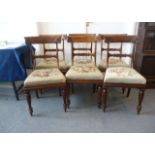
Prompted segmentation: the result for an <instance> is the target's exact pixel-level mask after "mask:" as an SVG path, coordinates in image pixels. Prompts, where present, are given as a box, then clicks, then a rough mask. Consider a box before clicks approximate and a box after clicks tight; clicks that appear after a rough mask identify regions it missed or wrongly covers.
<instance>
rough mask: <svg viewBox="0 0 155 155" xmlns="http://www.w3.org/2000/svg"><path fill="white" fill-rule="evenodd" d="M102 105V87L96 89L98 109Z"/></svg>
mask: <svg viewBox="0 0 155 155" xmlns="http://www.w3.org/2000/svg"><path fill="white" fill-rule="evenodd" d="M101 104H102V87H101V86H99V87H98V108H101Z"/></svg>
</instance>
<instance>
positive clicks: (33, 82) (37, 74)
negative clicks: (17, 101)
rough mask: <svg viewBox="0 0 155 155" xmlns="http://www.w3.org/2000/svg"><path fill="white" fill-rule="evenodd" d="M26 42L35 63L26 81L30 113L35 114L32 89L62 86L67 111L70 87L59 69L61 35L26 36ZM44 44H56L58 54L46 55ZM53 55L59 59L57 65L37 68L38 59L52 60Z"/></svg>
mask: <svg viewBox="0 0 155 155" xmlns="http://www.w3.org/2000/svg"><path fill="white" fill-rule="evenodd" d="M25 42H26V44H27V45H28V46H29V48H30V52H31V55H32V64H33V71H32V72H31V73H30V74H29V75H28V77H27V78H26V80H25V81H24V94H25V96H26V99H27V104H28V108H29V113H30V115H31V116H32V115H33V108H32V105H31V91H33V90H42V89H51V88H60V89H62V90H63V101H64V103H63V107H64V111H65V112H66V110H67V106H68V104H69V98H68V97H69V96H68V89H67V86H66V78H65V76H64V75H63V73H62V72H61V71H60V70H59V61H58V44H59V43H60V42H61V36H60V35H55V36H30V37H25ZM44 44H55V46H56V54H55V55H51V54H49V55H48V54H46V55H45V54H44V53H42V52H40V49H42V48H43V45H44ZM34 48H35V50H34ZM38 51H39V52H38ZM53 57H54V58H55V59H56V60H57V61H56V62H57V67H55V68H54V67H53V68H41V69H36V66H37V63H39V62H38V61H40V60H42V59H48V58H49V59H50V60H51V61H52V59H51V58H53Z"/></svg>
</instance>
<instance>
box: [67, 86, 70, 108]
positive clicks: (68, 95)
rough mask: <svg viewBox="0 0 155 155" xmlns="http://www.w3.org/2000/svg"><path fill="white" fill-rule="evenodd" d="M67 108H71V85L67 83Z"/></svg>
mask: <svg viewBox="0 0 155 155" xmlns="http://www.w3.org/2000/svg"><path fill="white" fill-rule="evenodd" d="M67 108H68V109H69V108H70V85H69V84H67Z"/></svg>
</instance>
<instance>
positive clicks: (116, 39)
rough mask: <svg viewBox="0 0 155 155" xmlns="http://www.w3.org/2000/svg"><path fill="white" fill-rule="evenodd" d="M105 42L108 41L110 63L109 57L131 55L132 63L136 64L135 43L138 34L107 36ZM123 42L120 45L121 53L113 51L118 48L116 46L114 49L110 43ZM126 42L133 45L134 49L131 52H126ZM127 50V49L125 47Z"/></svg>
mask: <svg viewBox="0 0 155 155" xmlns="http://www.w3.org/2000/svg"><path fill="white" fill-rule="evenodd" d="M104 41H105V43H107V59H106V61H107V64H109V58H110V57H116V58H124V57H129V58H130V59H131V65H132V66H133V64H134V55H135V44H136V42H137V36H135V35H124V36H107V37H106V38H105V40H104ZM118 43H119V44H121V46H120V53H112V52H111V51H115V50H118V49H116V48H114V49H112V48H111V47H110V44H118ZM125 44H130V45H132V51H130V53H128V52H125V51H124V49H123V46H124V45H125ZM125 50H127V49H126V48H125Z"/></svg>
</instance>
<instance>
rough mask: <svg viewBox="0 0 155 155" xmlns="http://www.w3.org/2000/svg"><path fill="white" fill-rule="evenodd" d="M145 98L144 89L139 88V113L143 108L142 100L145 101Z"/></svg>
mask: <svg viewBox="0 0 155 155" xmlns="http://www.w3.org/2000/svg"><path fill="white" fill-rule="evenodd" d="M143 98H144V89H139V96H138V105H137V114H140V111H141V109H142V101H143Z"/></svg>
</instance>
